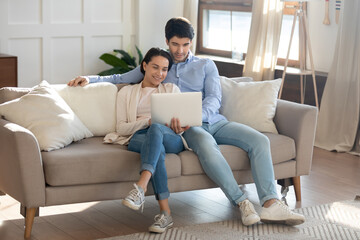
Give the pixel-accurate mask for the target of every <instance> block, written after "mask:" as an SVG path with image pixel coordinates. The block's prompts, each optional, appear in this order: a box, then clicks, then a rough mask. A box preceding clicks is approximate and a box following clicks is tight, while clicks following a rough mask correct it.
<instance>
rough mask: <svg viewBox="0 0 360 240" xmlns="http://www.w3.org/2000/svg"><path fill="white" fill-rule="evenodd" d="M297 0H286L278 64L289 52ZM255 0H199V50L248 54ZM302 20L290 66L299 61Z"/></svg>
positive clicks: (221, 54)
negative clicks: (289, 0)
mask: <svg viewBox="0 0 360 240" xmlns="http://www.w3.org/2000/svg"><path fill="white" fill-rule="evenodd" d="M296 4H297V3H296V2H285V7H284V12H283V23H282V29H281V36H280V46H286V47H281V48H279V52H278V58H279V59H278V64H280V65H283V64H284V63H285V58H286V54H287V49H288V45H289V40H290V34H291V28H292V24H293V18H294V16H293V14H294V11H295V6H296ZM251 8H252V0H199V21H198V23H199V27H198V29H199V30H198V41H197V43H198V45H197V52H198V53H202V54H211V55H216V56H223V57H232V56H233V55H232V54H233V53H243V54H244V56H245V55H246V51H247V47H248V41H249V35H250V26H251V16H252V14H251ZM298 26H299V24H298V22H297V23H296V29H295V32H294V37H293V43H292V46H291V51H290V57H289V62H288V65H289V66H297V65H299V60H298V59H299V28H298Z"/></svg>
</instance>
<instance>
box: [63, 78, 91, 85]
mask: <svg viewBox="0 0 360 240" xmlns="http://www.w3.org/2000/svg"><path fill="white" fill-rule="evenodd" d="M89 82H90V80H89V78H88V77H84V76H79V77H76V78H74V79H73V80H71V81H70V82H68V84H67V85H68V86H70V87H76V86H81V87H83V86H85V85H88V84H89Z"/></svg>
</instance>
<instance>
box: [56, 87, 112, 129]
mask: <svg viewBox="0 0 360 240" xmlns="http://www.w3.org/2000/svg"><path fill="white" fill-rule="evenodd" d="M51 86H52V87H53V88H54V89H55V90H56V91H57V92H58V93H59V95H60V96H61V97H62V98H63V99H64V100H65V102H67V104H68V105H69V106H70V108H71V109H72V110H73V111H74V112H75V114H76V115H77V116H78V117H79V118H80V120H81V121H82V122H83V123H84V125H85V126H86V127H87V128H88V129H89V130H90V131H91V132H92V133H93V134H94V136H105V135H106V134H107V133H109V132H114V131H115V124H116V114H115V104H116V94H117V91H118V90H117V87H116V86H115V85H114V84H112V83H105V82H104V83H92V84H88V85H86V86H85V87H69V86H67V85H66V84H55V85H51Z"/></svg>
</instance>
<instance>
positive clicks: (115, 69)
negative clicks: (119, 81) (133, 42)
mask: <svg viewBox="0 0 360 240" xmlns="http://www.w3.org/2000/svg"><path fill="white" fill-rule="evenodd" d="M135 48H136V52H137V55H138V61H137V62H136V58H135V57H134V56H131V54H130V53H128V52H126V51H124V50H120V49H114V51H113V53H104V54H102V55H101V56H100V57H99V58H100V59H101V60H103V61H104V62H105V63H107V64H109V65H111V66H112V68H110V69H108V70H105V71H102V72H100V73H98V75H100V76H106V75H113V74H122V73H126V72H129V71H131V70H132V69H134V68H136V67H137V65H140V63H141V61H142V60H143V55H142V53H141V51H140V49H139V48H138V47H137V46H135Z"/></svg>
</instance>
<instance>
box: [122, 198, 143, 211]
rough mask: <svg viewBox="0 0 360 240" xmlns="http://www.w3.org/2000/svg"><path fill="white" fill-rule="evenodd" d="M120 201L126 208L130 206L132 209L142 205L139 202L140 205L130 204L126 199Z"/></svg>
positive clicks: (137, 208)
mask: <svg viewBox="0 0 360 240" xmlns="http://www.w3.org/2000/svg"><path fill="white" fill-rule="evenodd" d="M121 203H122V204H123V205H124V206H126V207H128V208H131V209H132V210H139V209H140V208H141V206H142V204H141V205H134V204H132V203H131V202H129V201H126V200H125V199H124V200H122V202H121ZM143 204H144V203H143Z"/></svg>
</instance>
